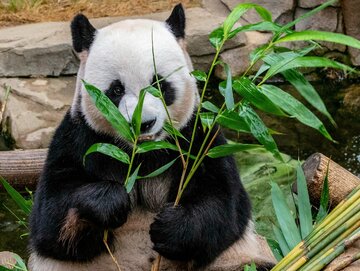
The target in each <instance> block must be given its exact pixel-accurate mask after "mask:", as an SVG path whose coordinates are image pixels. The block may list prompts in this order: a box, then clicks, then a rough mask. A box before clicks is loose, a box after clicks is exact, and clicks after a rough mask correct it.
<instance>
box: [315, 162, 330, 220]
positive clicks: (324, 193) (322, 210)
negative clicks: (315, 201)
mask: <svg viewBox="0 0 360 271" xmlns="http://www.w3.org/2000/svg"><path fill="white" fill-rule="evenodd" d="M329 164H330V160H329V162H328V165H327V168H326V175H325V178H324V182H323V187H322V190H321V197H320V207H319V211H318V213H317V215H316V219H315V222H316V224H319V223H320V221H321V220H323V219H324V218H325V217H326V215H327V214H328V210H329V203H330V192H329Z"/></svg>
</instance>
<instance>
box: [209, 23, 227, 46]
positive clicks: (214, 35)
mask: <svg viewBox="0 0 360 271" xmlns="http://www.w3.org/2000/svg"><path fill="white" fill-rule="evenodd" d="M223 40H224V29H223V28H222V27H219V28H217V29H215V30H213V31H212V32H211V33H210V35H209V41H210V43H211V45H212V46H213V47H214V48H215V49H216V50H219V49H220V46H221V43H222V42H223Z"/></svg>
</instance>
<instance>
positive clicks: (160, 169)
mask: <svg viewBox="0 0 360 271" xmlns="http://www.w3.org/2000/svg"><path fill="white" fill-rule="evenodd" d="M177 159H178V158H175V159H174V160H172V161H170V162H169V163H167V164H165V165H163V166H162V167H160V168H158V169H157V170H155V171H153V172H151V173H150V174H148V175H145V176H139V177H138V179H146V178H153V177H156V176H159V175H160V174H162V173H164V172H165V171H166V170H168V169H169V168H170V167H171V166H172V165H173V164H174V163H175V162H176V160H177Z"/></svg>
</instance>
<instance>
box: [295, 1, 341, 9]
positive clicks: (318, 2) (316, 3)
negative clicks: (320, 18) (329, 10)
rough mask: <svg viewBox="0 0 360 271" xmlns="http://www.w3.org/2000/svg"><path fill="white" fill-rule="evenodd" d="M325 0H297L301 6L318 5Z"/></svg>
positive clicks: (337, 5)
mask: <svg viewBox="0 0 360 271" xmlns="http://www.w3.org/2000/svg"><path fill="white" fill-rule="evenodd" d="M326 1H327V0H299V3H298V6H299V7H302V8H314V7H317V6H320V5H321V4H323V3H325V2H326ZM331 6H333V7H339V6H340V3H339V2H335V4H332V5H331Z"/></svg>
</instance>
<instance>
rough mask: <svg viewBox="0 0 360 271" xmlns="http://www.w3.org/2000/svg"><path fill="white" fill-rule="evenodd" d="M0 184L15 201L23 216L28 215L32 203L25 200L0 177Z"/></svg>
mask: <svg viewBox="0 0 360 271" xmlns="http://www.w3.org/2000/svg"><path fill="white" fill-rule="evenodd" d="M0 183H1V184H2V185H3V186H4V188H5V190H6V192H7V193H8V194H9V195H10V197H11V198H12V199H13V200H14V201H15V203H16V204H17V205H18V206H19V208H20V209H21V210H23V211H24V213H25V214H27V215H30V213H31V208H32V205H33V203H32V201H31V200H26V199H25V198H24V197H23V196H22V195H21V194H20V193H19V192H18V191H16V190H15V189H14V188H13V187H12V186H11V185H10V184H9V183H8V182H7V181H6V180H5V179H3V178H2V177H1V176H0Z"/></svg>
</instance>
